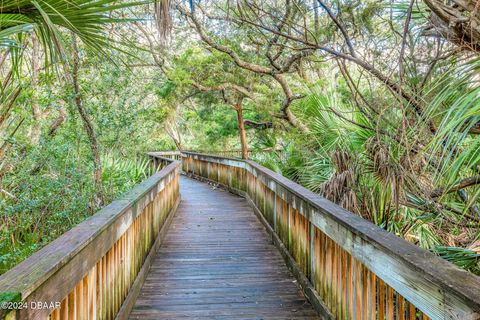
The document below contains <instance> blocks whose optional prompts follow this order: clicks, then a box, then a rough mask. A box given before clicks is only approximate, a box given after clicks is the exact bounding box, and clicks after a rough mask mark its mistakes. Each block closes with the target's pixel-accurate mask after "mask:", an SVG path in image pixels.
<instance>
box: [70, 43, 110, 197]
mask: <svg viewBox="0 0 480 320" xmlns="http://www.w3.org/2000/svg"><path fill="white" fill-rule="evenodd" d="M72 48H73V68H72V82H73V89H74V91H75V105H76V107H77V110H78V113H79V114H80V117H81V118H82V121H83V125H84V127H85V131H86V133H87V136H88V140H89V141H90V149H91V150H92V154H93V165H94V169H93V170H94V181H95V186H96V189H97V193H96V196H97V199H95V201H96V202H97V205H99V206H100V205H102V204H103V192H102V164H101V162H100V151H99V148H98V142H97V136H96V135H95V131H94V129H93V125H92V122H91V121H90V117H89V116H88V113H87V111H86V110H85V106H84V105H83V100H82V95H81V92H80V85H79V83H78V70H79V68H80V57H79V55H78V46H77V39H76V36H75V35H73V46H72Z"/></svg>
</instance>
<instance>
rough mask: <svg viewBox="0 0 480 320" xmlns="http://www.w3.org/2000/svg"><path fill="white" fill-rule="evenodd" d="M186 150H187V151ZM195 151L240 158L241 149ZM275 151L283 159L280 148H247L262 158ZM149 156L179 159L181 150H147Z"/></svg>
mask: <svg viewBox="0 0 480 320" xmlns="http://www.w3.org/2000/svg"><path fill="white" fill-rule="evenodd" d="M187 152H188V151H187ZM196 152H197V153H202V154H211V155H215V156H220V157H227V158H239V159H241V158H242V150H201V151H196ZM274 152H275V153H276V154H277V155H278V156H279V158H280V159H283V158H284V156H285V154H284V153H285V152H284V151H283V149H281V148H267V149H249V150H248V154H249V156H250V158H252V159H253V158H254V159H264V158H265V157H266V156H268V155H270V154H272V153H274ZM148 155H149V156H152V157H163V158H167V159H175V160H181V159H182V156H181V152H180V151H157V152H149V153H148Z"/></svg>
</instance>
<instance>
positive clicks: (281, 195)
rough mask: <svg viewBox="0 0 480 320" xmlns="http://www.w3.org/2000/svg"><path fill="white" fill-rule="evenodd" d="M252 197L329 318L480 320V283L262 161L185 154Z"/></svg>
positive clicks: (202, 172)
mask: <svg viewBox="0 0 480 320" xmlns="http://www.w3.org/2000/svg"><path fill="white" fill-rule="evenodd" d="M182 156H183V160H182V162H183V170H184V172H186V173H187V174H193V175H194V176H197V177H201V178H205V179H208V180H210V181H214V182H217V183H219V184H221V185H223V186H225V187H226V188H228V189H229V190H230V191H232V192H235V193H237V194H240V195H242V196H244V197H245V198H247V199H248V200H249V201H250V202H251V204H252V205H253V206H254V208H255V210H256V212H257V214H258V215H259V217H260V219H261V220H262V221H263V222H264V224H265V225H266V227H267V229H268V230H269V231H270V232H271V233H272V238H273V240H274V242H275V243H276V245H277V246H278V247H279V248H280V250H281V251H282V252H283V255H284V257H285V259H286V261H287V263H289V264H290V266H291V268H292V270H293V272H294V274H295V275H296V276H297V279H299V283H300V284H301V285H302V287H303V289H304V292H305V294H306V295H307V297H308V298H309V300H310V301H311V302H312V304H313V305H314V306H315V307H316V308H317V310H318V311H319V312H320V313H321V314H322V315H323V316H324V317H325V318H336V319H379V320H384V319H400V320H403V319H409V320H411V319H421V320H423V319H429V318H431V319H462V320H472V319H480V278H479V277H476V276H475V275H473V274H470V273H468V272H466V271H464V270H461V269H459V268H457V267H455V266H454V265H453V264H451V263H449V262H447V261H445V260H443V259H441V258H438V257H436V256H435V255H433V254H431V253H430V252H428V251H426V250H423V249H421V248H419V247H417V246H415V245H413V244H410V243H408V242H407V241H405V240H403V239H401V238H399V237H397V236H395V235H393V234H391V233H388V232H386V231H384V230H383V229H381V228H379V227H377V226H375V225H373V224H372V223H370V222H368V221H366V220H364V219H362V218H360V217H358V216H356V215H354V214H352V213H350V212H347V211H346V210H344V209H342V208H341V207H339V206H337V205H335V204H333V203H332V202H330V201H328V200H326V199H324V198H323V197H320V196H319V195H317V194H314V193H312V192H310V191H308V190H307V189H305V188H303V187H301V186H299V185H298V184H296V183H294V182H292V181H290V180H288V179H286V178H284V177H282V176H281V175H278V174H276V173H274V172H272V171H270V170H268V169H266V168H264V167H262V166H260V165H258V164H257V163H255V162H252V161H244V160H239V159H232V158H224V157H221V156H213V155H206V154H199V153H193V152H182Z"/></svg>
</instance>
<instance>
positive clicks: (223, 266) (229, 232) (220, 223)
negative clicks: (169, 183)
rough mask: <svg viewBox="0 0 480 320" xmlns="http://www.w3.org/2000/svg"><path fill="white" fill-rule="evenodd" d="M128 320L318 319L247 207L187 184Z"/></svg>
mask: <svg viewBox="0 0 480 320" xmlns="http://www.w3.org/2000/svg"><path fill="white" fill-rule="evenodd" d="M180 185H181V187H180V188H181V196H182V201H181V203H180V206H179V208H178V211H177V214H176V216H175V217H174V220H173V222H172V225H171V226H170V229H169V231H168V234H167V236H166V238H165V241H164V243H163V244H162V246H161V248H160V250H159V252H158V253H157V255H156V257H155V259H154V261H153V263H152V266H151V269H150V272H149V274H148V276H147V278H146V280H145V283H144V285H143V287H142V290H141V292H140V295H139V297H138V300H137V301H136V304H135V307H134V308H133V310H132V312H131V314H130V319H182V318H187V319H188V318H195V319H317V318H318V316H317V314H316V312H315V311H314V310H313V308H312V307H311V305H310V304H309V303H308V301H307V300H306V299H305V297H304V296H303V294H302V292H301V291H300V288H299V287H298V286H297V284H296V281H295V279H294V278H293V276H292V275H291V274H290V272H289V271H288V269H287V267H286V265H285V263H284V261H283V259H282V257H281V255H280V253H279V252H278V251H277V249H276V248H275V247H274V246H273V245H272V244H271V241H269V239H268V235H267V233H266V232H265V230H264V228H263V226H262V224H261V223H260V222H259V221H258V219H257V217H256V216H255V215H254V213H253V211H252V209H251V208H250V207H249V205H248V204H247V202H246V200H245V199H243V198H241V197H238V196H235V195H232V194H230V193H228V192H226V191H223V190H220V189H215V190H213V189H212V187H211V186H209V185H207V184H205V183H202V182H198V181H195V180H192V179H189V178H184V177H182V179H181V184H180Z"/></svg>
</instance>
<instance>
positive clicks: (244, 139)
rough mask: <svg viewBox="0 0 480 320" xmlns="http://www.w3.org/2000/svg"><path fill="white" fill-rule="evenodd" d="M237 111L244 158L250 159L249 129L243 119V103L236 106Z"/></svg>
mask: <svg viewBox="0 0 480 320" xmlns="http://www.w3.org/2000/svg"><path fill="white" fill-rule="evenodd" d="M235 111H236V112H237V123H238V134H239V136H240V143H241V145H242V159H248V142H247V131H246V130H245V123H244V121H243V110H242V105H241V103H238V104H237V105H236V106H235Z"/></svg>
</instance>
